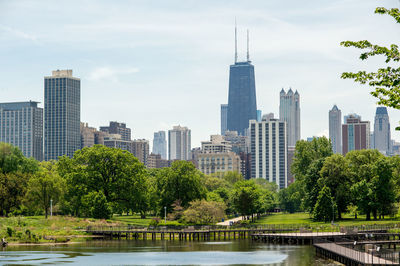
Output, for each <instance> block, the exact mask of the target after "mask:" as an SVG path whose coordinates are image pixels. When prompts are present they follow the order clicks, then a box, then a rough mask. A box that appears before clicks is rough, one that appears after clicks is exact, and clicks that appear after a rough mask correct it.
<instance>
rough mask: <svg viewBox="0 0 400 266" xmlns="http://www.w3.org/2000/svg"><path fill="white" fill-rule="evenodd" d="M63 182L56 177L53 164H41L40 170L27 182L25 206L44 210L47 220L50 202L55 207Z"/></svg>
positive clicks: (60, 194) (63, 185) (60, 195)
mask: <svg viewBox="0 0 400 266" xmlns="http://www.w3.org/2000/svg"><path fill="white" fill-rule="evenodd" d="M64 188H65V182H64V180H63V179H62V178H61V177H60V176H59V175H58V173H57V171H56V169H55V163H54V162H42V163H41V164H40V169H39V171H38V172H37V173H35V174H34V175H33V176H32V178H31V179H30V180H29V182H28V189H27V193H26V204H27V205H28V206H30V207H39V208H42V209H43V210H44V213H45V217H46V218H47V216H48V213H49V208H50V204H51V201H52V202H53V205H56V204H57V203H58V201H59V200H60V199H61V198H62V195H63V192H64Z"/></svg>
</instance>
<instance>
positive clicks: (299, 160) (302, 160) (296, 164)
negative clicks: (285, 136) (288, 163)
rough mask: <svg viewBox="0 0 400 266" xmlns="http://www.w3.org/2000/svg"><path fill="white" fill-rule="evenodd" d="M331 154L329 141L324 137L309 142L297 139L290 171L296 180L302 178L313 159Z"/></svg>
mask: <svg viewBox="0 0 400 266" xmlns="http://www.w3.org/2000/svg"><path fill="white" fill-rule="evenodd" d="M332 154H333V151H332V145H331V142H330V140H329V139H327V138H326V137H320V138H314V139H313V140H312V141H310V142H309V141H305V140H299V141H297V143H296V148H295V154H294V158H293V164H292V169H291V171H292V173H293V174H294V175H295V177H296V179H297V180H302V179H304V177H305V176H306V175H307V172H308V169H309V167H310V165H311V163H312V162H313V161H315V160H318V159H323V158H326V157H329V156H331V155H332Z"/></svg>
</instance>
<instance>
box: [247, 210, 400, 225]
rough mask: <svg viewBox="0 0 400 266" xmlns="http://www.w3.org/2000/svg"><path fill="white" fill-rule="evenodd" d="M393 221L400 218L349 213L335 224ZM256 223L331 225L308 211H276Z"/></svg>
mask: <svg viewBox="0 0 400 266" xmlns="http://www.w3.org/2000/svg"><path fill="white" fill-rule="evenodd" d="M392 223H400V219H399V218H390V217H385V219H384V220H371V221H366V220H365V215H359V216H358V219H354V217H353V216H350V215H348V214H345V215H343V219H342V220H340V221H335V224H338V225H340V226H357V225H374V224H380V225H384V224H392ZM255 224H260V225H261V224H268V225H272V224H285V225H289V224H290V225H294V224H304V225H310V226H313V225H330V222H329V223H323V222H314V221H313V220H312V219H311V218H310V215H309V214H308V213H291V214H290V213H274V214H270V215H267V216H263V217H261V218H260V219H258V220H257V221H256V222H255Z"/></svg>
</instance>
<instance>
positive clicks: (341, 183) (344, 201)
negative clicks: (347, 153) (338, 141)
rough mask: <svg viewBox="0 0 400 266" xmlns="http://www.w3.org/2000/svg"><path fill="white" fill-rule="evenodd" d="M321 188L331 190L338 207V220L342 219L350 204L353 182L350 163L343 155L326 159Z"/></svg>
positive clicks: (335, 155) (322, 171)
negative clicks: (350, 174) (325, 187)
mask: <svg viewBox="0 0 400 266" xmlns="http://www.w3.org/2000/svg"><path fill="white" fill-rule="evenodd" d="M320 175H321V179H320V181H319V182H320V183H321V186H324V185H325V186H327V187H329V188H330V190H331V193H332V196H333V199H334V200H335V203H336V206H337V213H338V218H339V219H341V218H342V212H346V210H347V206H348V205H349V204H350V200H351V195H350V187H351V180H350V176H349V170H348V162H347V160H346V159H345V157H343V156H342V155H341V154H334V155H332V156H330V157H328V158H326V159H325V161H324V164H323V167H322V169H321V172H320Z"/></svg>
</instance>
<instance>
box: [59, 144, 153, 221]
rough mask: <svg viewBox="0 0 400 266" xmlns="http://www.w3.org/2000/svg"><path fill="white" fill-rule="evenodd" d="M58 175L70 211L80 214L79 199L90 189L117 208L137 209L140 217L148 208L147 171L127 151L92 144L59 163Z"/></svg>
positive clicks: (80, 205)
mask: <svg viewBox="0 0 400 266" xmlns="http://www.w3.org/2000/svg"><path fill="white" fill-rule="evenodd" d="M58 169H59V172H60V175H61V176H62V177H64V178H65V180H66V182H67V186H68V192H67V194H66V200H67V202H70V204H69V206H67V207H69V208H70V212H71V213H74V214H75V215H78V216H79V215H80V212H81V209H82V198H83V197H84V196H85V195H87V194H88V193H90V192H93V191H94V192H102V193H103V195H104V196H105V198H106V200H107V202H108V203H110V204H112V205H113V206H114V207H115V208H116V209H117V210H125V211H130V210H132V211H137V212H140V213H141V215H142V217H143V216H144V215H145V212H146V211H147V210H148V208H149V205H148V201H147V199H148V198H147V185H146V175H147V172H146V170H145V168H144V165H143V164H142V163H140V162H139V160H138V159H137V158H136V157H134V156H133V155H132V154H131V153H130V152H128V151H125V150H121V149H116V148H108V147H105V146H104V145H94V146H93V147H90V148H89V147H86V148H83V149H82V150H78V151H76V152H75V154H74V157H73V158H72V159H69V158H67V157H62V158H61V159H60V160H59V162H58Z"/></svg>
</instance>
